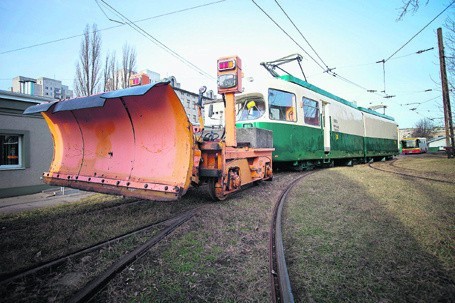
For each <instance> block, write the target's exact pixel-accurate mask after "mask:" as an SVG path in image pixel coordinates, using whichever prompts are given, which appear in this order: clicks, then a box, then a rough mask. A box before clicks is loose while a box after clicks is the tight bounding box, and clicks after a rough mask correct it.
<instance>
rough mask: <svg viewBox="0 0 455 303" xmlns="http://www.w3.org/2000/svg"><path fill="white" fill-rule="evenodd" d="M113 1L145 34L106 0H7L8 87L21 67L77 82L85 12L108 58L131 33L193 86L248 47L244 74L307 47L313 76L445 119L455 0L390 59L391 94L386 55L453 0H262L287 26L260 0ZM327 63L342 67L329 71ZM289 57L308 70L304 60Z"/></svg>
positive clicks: (377, 101)
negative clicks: (443, 80)
mask: <svg viewBox="0 0 455 303" xmlns="http://www.w3.org/2000/svg"><path fill="white" fill-rule="evenodd" d="M104 2H105V3H107V4H109V5H110V6H111V7H112V8H114V9H115V10H117V11H118V12H120V13H121V14H122V15H123V16H124V17H126V18H128V19H129V20H131V21H133V22H134V23H135V25H137V26H139V27H140V28H141V29H142V30H143V31H144V32H145V33H146V34H145V35H142V34H140V33H138V32H137V31H135V30H134V29H132V28H131V27H130V26H128V25H127V24H123V25H122V24H121V23H119V22H121V21H122V19H121V17H119V16H118V15H117V14H116V13H115V12H114V11H112V10H111V9H109V8H108V6H107V5H106V4H105V3H103V2H102V1H101V0H98V2H97V1H95V0H80V1H69V0H40V1H33V0H2V1H1V2H0V89H1V90H10V87H11V86H12V78H14V77H16V76H25V77H32V78H39V77H48V78H54V79H58V80H61V81H62V83H63V84H64V85H68V86H69V87H70V89H72V88H74V85H73V82H74V75H75V70H76V68H75V66H76V63H77V60H78V56H79V50H80V44H81V39H82V37H81V35H82V33H83V31H84V28H85V26H86V25H87V24H89V25H90V26H91V25H92V24H96V25H97V27H98V29H100V30H101V31H100V34H101V39H102V54H103V58H104V57H105V55H106V54H107V53H108V52H110V53H112V52H115V53H116V56H117V58H118V59H119V60H120V57H121V53H122V46H123V45H124V44H125V43H128V44H129V45H130V46H133V47H134V48H135V49H136V52H137V65H136V69H137V70H142V69H150V70H152V71H155V72H158V73H159V74H160V75H161V76H162V77H168V76H171V75H173V76H175V77H176V79H177V81H178V82H180V83H181V87H182V88H183V89H186V90H190V91H194V92H197V90H198V88H199V87H200V86H202V85H206V86H207V87H208V88H209V89H213V90H216V80H215V79H216V60H217V59H218V58H220V57H224V56H230V55H238V56H239V57H240V58H241V59H242V62H243V72H244V75H245V77H253V78H261V77H262V78H263V77H268V76H269V74H268V73H267V72H266V71H265V69H264V68H263V67H261V66H260V63H261V62H264V61H271V60H274V59H277V58H281V57H284V56H287V55H290V54H295V53H300V54H301V55H302V56H303V57H304V60H303V61H302V66H303V70H304V72H305V75H306V77H307V80H308V82H310V83H311V84H314V85H316V86H318V87H320V88H323V89H325V90H327V91H329V92H331V93H333V94H335V95H337V96H339V97H342V98H344V99H346V100H348V101H351V102H356V103H357V104H358V105H359V106H363V107H370V106H373V105H385V106H387V108H386V109H385V113H386V114H387V115H389V116H392V117H394V118H395V121H396V122H397V123H398V124H399V127H400V128H407V127H414V126H415V124H416V123H417V122H418V121H420V120H422V119H423V118H431V119H434V120H433V121H434V123H435V124H436V125H443V119H442V118H443V110H442V95H441V85H440V70H439V57H438V42H437V35H436V30H437V28H438V27H442V28H443V33H444V30H445V28H444V27H443V24H444V22H445V20H446V19H447V17H449V16H452V18H453V17H454V12H455V4H454V5H452V6H451V7H450V8H449V9H448V10H446V11H445V13H443V14H442V15H441V16H440V17H438V18H437V19H436V20H434V21H433V22H432V23H431V24H430V25H428V27H426V28H425V29H424V30H423V31H422V32H421V33H420V34H418V35H417V36H416V37H415V38H414V39H413V40H412V41H410V42H409V43H408V44H407V45H405V46H404V47H403V48H402V49H401V50H400V51H398V52H397V53H396V54H395V55H394V56H393V57H391V58H390V59H389V60H388V61H387V62H386V63H385V91H386V94H387V95H390V96H394V97H392V98H384V94H381V93H379V92H380V91H382V90H384V73H383V64H382V63H376V62H377V61H380V60H383V59H387V58H389V57H390V56H391V55H392V54H394V53H395V52H396V51H397V50H398V49H400V48H401V47H402V46H403V45H404V44H405V43H406V42H407V41H408V40H409V39H411V38H412V37H413V36H414V35H415V34H417V33H418V32H419V31H420V30H422V29H423V28H424V27H425V26H426V25H427V24H428V23H429V22H430V21H431V20H432V19H433V18H434V17H436V16H437V15H438V14H439V13H440V12H442V11H443V10H444V9H445V8H446V7H447V6H449V5H450V3H452V0H429V1H428V4H426V5H425V3H426V2H427V1H426V0H425V1H420V2H421V7H420V9H419V10H418V11H417V12H416V13H409V14H407V15H406V16H405V18H404V19H403V20H401V21H397V17H398V16H399V13H400V7H401V6H402V1H401V0H387V1H384V0H369V1H361V0H331V1H329V0H277V1H275V0H255V2H256V3H257V5H259V6H260V7H261V8H262V9H263V10H264V11H265V12H266V13H267V14H268V15H269V16H270V18H271V19H273V20H274V21H275V22H276V23H277V24H278V25H279V26H280V27H281V28H282V29H283V30H284V32H285V33H284V32H283V30H281V29H280V28H279V27H278V26H277V25H276V24H275V23H274V22H273V21H272V20H271V19H270V18H269V17H268V16H267V15H265V14H264V12H263V11H261V10H260V9H259V8H258V7H257V5H255V3H254V2H253V1H250V0H224V1H222V0H221V1H220V0H192V1H183V0H174V1H162V0H161V1H158V0H148V1H147V0H130V1H120V0H104ZM277 3H278V4H279V5H280V6H281V7H282V8H283V10H284V11H285V12H286V14H287V15H288V16H289V18H290V19H291V20H292V22H293V23H294V24H295V26H296V27H297V28H298V31H297V29H296V28H295V27H294V25H293V24H292V23H291V22H290V21H289V19H288V18H287V17H286V15H285V14H284V13H283V11H282V10H281V9H280V7H279V6H278V4H277ZM143 19H146V20H144V21H139V20H143ZM299 31H300V33H301V34H302V35H303V36H304V37H305V39H306V40H307V41H308V42H309V43H310V45H311V47H310V46H309V45H308V44H307V43H306V42H305V40H304V39H303V37H302V35H301V34H300V33H299ZM144 32H143V33H144ZM289 36H290V37H291V38H292V39H293V40H294V41H293V40H291V38H290V37H289ZM151 37H153V38H151ZM153 39H155V40H153ZM55 40H60V41H58V42H52V41H55ZM156 40H157V41H159V42H160V43H161V44H162V45H165V46H166V48H167V49H166V48H164V47H162V46H159V45H158V44H157V43H156V42H154V41H156ZM36 45H38V46H36ZM312 48H313V49H314V50H315V51H316V54H315V53H314V52H313V50H312ZM430 48H434V49H432V50H429V51H426V52H423V53H421V54H416V52H417V51H420V50H426V49H430ZM170 50H171V51H170ZM305 51H306V52H307V53H308V54H309V55H310V56H311V58H310V57H309V56H308V55H307V54H305ZM176 54H177V55H176ZM318 57H319V58H321V59H322V60H323V63H321V61H319V59H318ZM181 58H184V59H181ZM313 59H314V60H313ZM314 61H318V62H319V65H321V66H322V67H321V66H319V65H318V64H316V63H315V62H314ZM191 64H192V65H194V66H197V69H196V68H194V67H193V66H191ZM325 65H326V66H328V67H330V68H334V69H333V72H335V73H336V74H337V75H338V76H337V77H334V76H333V75H329V74H328V73H325V72H324V68H323V67H325ZM287 69H288V70H289V71H290V72H292V73H293V74H294V75H295V76H297V77H300V78H302V75H301V72H300V70H299V69H298V68H297V65H295V66H293V67H291V66H290V67H289V68H287ZM200 70H202V71H203V72H202V73H201V72H200ZM341 77H342V78H341ZM342 79H347V80H348V81H346V80H342ZM367 90H376V91H377V92H376V93H371V92H367ZM428 90H431V91H428ZM411 103H412V104H411ZM379 111H380V112H381V113H382V112H383V109H381V110H379Z"/></svg>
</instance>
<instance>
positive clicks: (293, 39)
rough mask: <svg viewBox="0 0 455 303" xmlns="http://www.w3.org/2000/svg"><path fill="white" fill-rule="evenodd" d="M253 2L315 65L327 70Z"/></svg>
mask: <svg viewBox="0 0 455 303" xmlns="http://www.w3.org/2000/svg"><path fill="white" fill-rule="evenodd" d="M251 1H252V2H253V3H254V4H255V5H256V6H257V7H258V8H259V9H260V10H261V11H262V12H263V13H264V15H266V16H267V17H268V18H269V19H270V21H272V22H273V23H274V24H275V25H276V26H277V27H278V28H279V29H281V31H282V32H283V33H284V34H285V35H286V36H288V38H289V39H291V40H292V41H293V42H294V43H295V44H296V45H297V46H298V47H299V48H300V49H301V50H302V51H303V52H304V53H305V54H306V55H307V56H308V57H310V59H311V60H313V62H314V63H316V64H317V65H318V66H319V67H320V68H321V69H322V70H325V68H324V66H322V65H321V64H320V63H319V62H317V61H316V60H315V59H314V58H313V57H311V55H310V54H309V53H308V52H307V51H306V50H305V49H304V48H303V47H302V46H301V45H300V44H299V43H298V42H297V41H295V40H294V38H292V37H291V35H289V34H288V33H287V32H286V31H285V30H284V29H283V28H282V27H281V26H280V25H279V24H278V23H277V22H276V21H275V20H273V18H272V17H271V16H270V15H269V14H267V12H266V11H265V10H263V9H262V7H260V6H259V4H257V3H256V1H254V0H251Z"/></svg>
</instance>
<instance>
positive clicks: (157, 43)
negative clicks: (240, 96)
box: [95, 0, 215, 80]
mask: <svg viewBox="0 0 455 303" xmlns="http://www.w3.org/2000/svg"><path fill="white" fill-rule="evenodd" d="M95 1H98V0H95ZM100 1H101V2H102V3H103V4H104V5H105V6H106V7H107V8H109V9H110V10H111V11H112V12H114V13H115V14H116V15H117V16H118V17H120V18H121V19H122V20H123V21H124V22H125V23H126V24H127V25H128V26H130V27H131V28H132V29H134V30H135V31H137V32H138V33H139V34H141V35H142V36H144V37H145V38H147V39H148V40H150V41H151V42H153V43H154V44H155V45H157V46H158V47H160V48H161V49H163V50H165V51H166V52H168V53H169V54H171V55H172V56H174V57H175V58H177V59H178V60H180V61H181V62H182V63H184V64H186V65H187V66H189V67H190V68H192V69H193V70H195V71H196V72H198V73H199V74H201V75H202V76H205V77H207V78H209V79H212V80H215V77H213V76H212V75H210V74H209V73H207V72H206V71H204V70H203V69H201V68H199V67H198V66H196V65H195V64H194V63H192V62H191V61H189V60H188V59H186V58H184V57H183V56H181V55H180V54H179V53H177V52H176V51H174V50H173V49H171V48H170V47H168V46H167V45H166V44H164V43H163V42H161V41H160V40H158V39H157V38H155V37H154V36H152V35H151V34H150V33H149V32H147V31H146V30H144V29H143V28H142V27H140V26H139V25H137V24H135V22H133V21H131V20H130V19H129V18H128V17H126V16H125V15H123V14H122V13H120V12H119V11H118V10H116V9H115V8H114V7H112V6H111V5H110V4H109V3H107V2H106V1H105V0H100Z"/></svg>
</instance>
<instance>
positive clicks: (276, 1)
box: [275, 0, 329, 70]
mask: <svg viewBox="0 0 455 303" xmlns="http://www.w3.org/2000/svg"><path fill="white" fill-rule="evenodd" d="M275 3H276V4H277V5H278V7H279V8H280V9H281V11H282V12H283V14H285V16H286V17H287V18H288V20H289V22H291V23H292V25H293V26H294V28H295V29H296V30H297V31H298V32H299V34H300V36H301V37H302V38H303V40H305V42H306V43H307V44H308V46H309V47H310V48H311V50H312V51H313V52H314V53H315V54H316V56H317V57H318V58H319V60H321V62H322V64H324V65H325V67H326V69H327V70H329V67H328V65H327V64H326V63H325V62H324V60H322V58H321V57H320V56H319V54H318V53H317V52H316V50H315V49H314V48H313V46H311V44H310V42H309V41H308V40H307V39H306V38H305V36H304V35H303V34H302V32H301V31H300V29H299V28H298V27H297V25H296V24H295V23H294V21H292V19H291V17H289V15H288V14H287V13H286V11H285V10H284V9H283V7H282V6H281V5H280V3H279V2H278V0H275Z"/></svg>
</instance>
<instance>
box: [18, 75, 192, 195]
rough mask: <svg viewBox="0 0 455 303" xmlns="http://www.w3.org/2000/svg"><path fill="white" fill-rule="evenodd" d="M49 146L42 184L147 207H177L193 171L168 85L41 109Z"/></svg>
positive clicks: (183, 122) (188, 135)
mask: <svg viewBox="0 0 455 303" xmlns="http://www.w3.org/2000/svg"><path fill="white" fill-rule="evenodd" d="M38 112H40V113H41V114H42V115H43V117H44V118H45V120H46V122H47V124H48V126H49V129H50V132H51V133H52V137H53V139H54V158H53V161H52V163H51V166H50V169H49V172H45V173H44V174H43V176H44V180H45V182H46V183H48V184H51V185H58V186H67V187H72V188H78V189H83V190H88V191H95V192H102V193H109V194H118V195H124V196H133V197H138V198H145V199H150V200H159V201H167V200H176V199H178V198H179V197H180V196H182V195H183V194H184V193H185V192H186V191H187V189H188V187H189V185H190V180H191V173H192V168H193V145H194V139H193V134H192V127H191V123H190V122H189V120H188V118H187V116H186V113H185V110H184V108H183V106H182V104H181V102H180V100H179V98H178V97H177V95H176V94H175V92H174V90H173V89H172V87H171V86H170V85H168V83H158V84H154V85H145V86H137V87H132V88H127V89H123V90H119V91H112V92H107V93H103V94H100V95H95V96H90V97H84V98H76V99H71V100H65V101H59V102H55V103H49V104H40V105H36V106H33V107H31V108H28V109H27V110H26V111H25V112H24V114H33V113H38Z"/></svg>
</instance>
